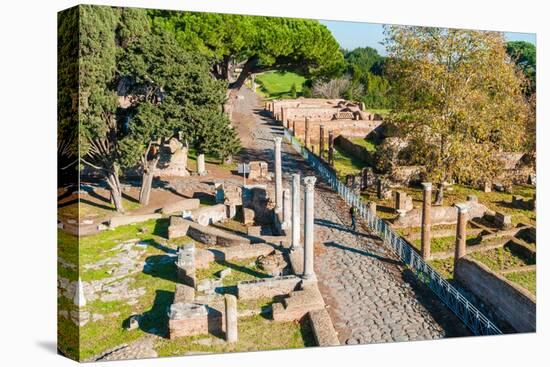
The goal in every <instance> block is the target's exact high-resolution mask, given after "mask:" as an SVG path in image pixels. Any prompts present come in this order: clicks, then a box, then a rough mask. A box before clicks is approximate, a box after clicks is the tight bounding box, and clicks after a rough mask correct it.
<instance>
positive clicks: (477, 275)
mask: <svg viewBox="0 0 550 367" xmlns="http://www.w3.org/2000/svg"><path fill="white" fill-rule="evenodd" d="M454 274H455V275H454V276H455V279H456V280H458V281H459V282H460V283H462V284H463V285H464V286H465V287H466V288H468V289H469V290H470V291H471V292H472V293H474V294H475V295H476V296H477V297H479V298H480V299H481V300H483V301H484V302H486V303H487V304H488V305H490V306H492V308H493V309H494V311H495V313H496V314H497V315H498V316H499V317H501V318H502V319H503V320H505V321H506V322H507V323H509V324H510V325H511V326H512V327H513V328H514V329H516V330H517V331H518V332H535V331H536V327H537V324H536V316H537V304H536V299H535V297H534V296H533V295H532V294H531V293H529V292H528V291H527V290H525V289H523V288H521V287H519V286H517V285H515V284H514V283H512V282H510V281H509V280H508V279H506V278H505V277H503V276H501V275H500V274H496V273H494V272H493V271H491V270H490V269H489V268H488V267H487V266H485V265H483V264H481V263H479V262H477V261H475V260H473V259H469V258H462V259H460V260H459V261H458V263H457V265H456V268H455V273H454Z"/></svg>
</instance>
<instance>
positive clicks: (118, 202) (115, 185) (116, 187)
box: [107, 169, 124, 213]
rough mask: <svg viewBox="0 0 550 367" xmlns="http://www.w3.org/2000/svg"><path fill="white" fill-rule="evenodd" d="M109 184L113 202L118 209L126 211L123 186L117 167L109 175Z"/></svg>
mask: <svg viewBox="0 0 550 367" xmlns="http://www.w3.org/2000/svg"><path fill="white" fill-rule="evenodd" d="M107 185H108V186H109V190H110V192H111V202H112V203H113V204H114V206H115V209H116V211H117V212H119V213H124V206H123V205H122V187H121V185H120V181H119V179H118V175H117V173H116V170H115V169H113V172H111V173H110V174H109V176H108V177H107Z"/></svg>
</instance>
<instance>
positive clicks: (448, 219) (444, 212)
mask: <svg viewBox="0 0 550 367" xmlns="http://www.w3.org/2000/svg"><path fill="white" fill-rule="evenodd" d="M468 204H469V209H468V220H471V219H473V218H481V217H483V215H484V214H485V212H486V211H487V207H486V206H485V205H483V204H479V203H475V202H469V203H468ZM430 216H431V219H432V225H433V226H436V225H440V224H456V221H457V218H458V212H457V209H456V208H455V207H454V206H434V207H432V210H431V215H430ZM421 220H422V209H421V208H417V209H413V210H411V211H409V212H408V213H406V214H405V215H403V216H402V217H399V218H397V219H396V220H394V222H393V223H392V225H393V226H394V227H396V228H404V227H420V225H421Z"/></svg>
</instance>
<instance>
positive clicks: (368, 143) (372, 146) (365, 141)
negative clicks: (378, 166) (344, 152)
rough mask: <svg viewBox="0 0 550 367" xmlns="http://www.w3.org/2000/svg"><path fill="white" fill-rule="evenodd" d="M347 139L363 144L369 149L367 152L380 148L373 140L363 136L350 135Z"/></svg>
mask: <svg viewBox="0 0 550 367" xmlns="http://www.w3.org/2000/svg"><path fill="white" fill-rule="evenodd" d="M347 139H348V140H350V141H351V142H352V143H354V144H357V145H360V146H362V147H363V148H365V149H366V150H367V152H376V151H377V150H378V144H376V143H375V142H374V141H372V140H369V139H365V138H361V137H350V138H347Z"/></svg>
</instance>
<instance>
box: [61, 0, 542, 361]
mask: <svg viewBox="0 0 550 367" xmlns="http://www.w3.org/2000/svg"><path fill="white" fill-rule="evenodd" d="M207 16H210V17H207ZM197 21H200V22H203V23H201V24H205V29H194V28H193V27H188V26H187V25H188V24H195V23H194V22H197ZM209 22H210V23H209ZM58 23H59V45H60V48H59V54H58V64H59V73H60V82H59V92H58V100H59V120H58V125H59V127H58V129H59V133H58V136H59V141H58V148H59V149H58V159H59V163H58V166H59V169H58V182H59V185H58V191H57V200H58V218H57V227H58V230H57V233H58V263H57V267H58V287H57V288H58V297H57V300H58V352H59V353H60V354H62V355H64V356H66V357H68V358H71V359H75V360H78V361H86V362H91V361H109V360H122V359H138V358H153V357H165V356H166V357H167V356H185V355H193V354H208V353H226V352H247V351H262V350H275V349H291V348H304V347H332V346H344V345H355V344H372V343H389V342H408V341H419V340H437V339H442V338H455V337H464V336H470V337H475V336H482V335H485V336H487V335H500V334H515V333H531V332H535V331H536V247H537V246H536V152H535V144H534V141H535V120H534V114H533V111H534V110H533V109H534V106H535V104H534V103H535V102H534V101H535V96H536V91H535V90H534V86H532V85H531V84H529V75H528V74H526V75H527V76H525V75H523V74H522V73H523V71H522V70H523V69H521V68H520V66H518V65H516V64H515V63H514V62H513V60H514V58H513V57H511V56H509V53H510V52H512V51H509V50H510V49H513V47H512V46H513V45H512V46H510V43H511V42H507V38H506V37H507V34H505V33H499V32H477V31H461V30H450V31H449V30H447V31H441V29H439V28H434V29H431V30H430V32H431V33H430V34H432V35H433V34H435V35H436V36H437V37H439V39H440V40H442V42H439V43H437V47H442V49H441V50H438V53H439V54H445V53H449V54H455V53H457V52H460V53H461V55H462V56H461V58H459V59H458V60H456V61H454V62H456V63H460V62H462V61H461V60H468V61H467V62H464V64H460V65H459V66H457V67H456V68H455V67H449V68H448V69H449V70H450V71H448V73H449V74H452V75H441V73H440V72H439V70H441V69H440V66H441V65H440V63H443V62H444V61H437V60H436V61H434V58H432V57H430V55H425V54H424V53H426V52H428V51H426V50H427V49H432V48H433V47H436V46H433V45H430V46H431V47H432V48H430V47H418V48H417V49H414V47H413V46H411V44H413V45H416V44H422V43H428V42H430V37H425V34H424V33H423V32H428V30H427V28H422V27H407V26H385V27H386V29H387V33H388V36H387V37H388V39H387V40H386V42H387V44H388V46H387V47H386V51H384V53H383V54H382V55H380V54H379V53H378V52H377V51H376V50H375V49H374V48H370V47H366V48H364V47H359V48H357V49H354V50H344V49H343V48H342V47H340V45H339V43H338V39H336V38H335V37H334V36H333V34H332V33H331V30H330V29H331V27H330V24H331V23H330V22H324V21H323V22H319V21H316V20H305V19H292V18H288V19H287V18H270V17H260V16H246V15H228V14H213V13H212V14H208V13H193V12H181V11H159V10H143V9H136V8H114V7H104V6H85V5H80V6H77V7H74V8H70V9H68V10H65V11H63V12H61V13H59V21H58ZM228 24H230V25H231V26H228ZM224 25H225V26H224ZM233 27H234V29H233ZM229 28H232V29H229ZM79 29H80V31H81V36H80V39H74V37H72V32H75V31H78V30H79ZM94 29H97V30H101V31H97V32H95V31H93V30H94ZM206 29H209V30H210V31H213V32H214V33H216V32H217V33H220V34H221V33H223V32H226V33H227V34H225V35H224V37H225V38H224V39H227V40H228V41H227V42H230V41H229V40H231V42H234V44H233V43H232V44H231V47H222V46H221V45H218V44H216V43H215V42H213V41H212V40H211V39H210V38H208V32H207V31H206ZM193 32H195V33H193ZM460 32H463V33H460ZM187 33H193V34H187ZM266 34H269V35H270V36H266ZM246 35H254V37H253V36H250V37H249V38H247V36H246ZM232 37H235V38H236V37H241V38H239V39H238V40H233V39H232ZM261 37H266V39H261V41H258V40H257V39H258V38H261ZM415 37H416V38H415ZM283 39H284V40H285V42H286V43H285V46H281V45H282V43H281V40H283ZM466 39H470V41H472V42H473V41H475V42H477V44H479V45H480V46H479V47H480V48H484V49H486V50H490V51H491V52H478V50H477V49H475V50H472V49H470V48H468V47H467V45H465V46H464V47H463V48H459V47H460V42H463V41H464V42H466V41H465V40H466ZM182 40H193V42H194V44H193V47H190V46H189V45H188V44H186V43H185V42H182ZM405 40H408V41H407V42H406V41H405ZM412 40H414V41H415V42H413V41H412ZM443 41H444V42H443ZM79 43H81V44H82V45H85V46H82V45H80V46H79ZM240 43H244V44H245V45H244V46H241V47H242V49H238V47H239V45H240ZM271 43H274V44H271ZM512 43H513V42H512ZM99 44H101V47H99V46H98V45H99ZM449 44H452V45H453V46H452V47H455V49H447V48H445V47H446V46H445V45H449ZM94 45H95V47H99V48H98V49H97V50H95V49H93V47H94ZM507 45H508V47H507ZM73 46H74V47H73ZM79 47H80V48H81V50H80V51H79V52H75V51H74V50H75V49H78V48H79ZM285 47H286V49H283V48H285ZM410 47H413V49H410ZM448 47H451V46H448ZM507 52H508V53H507ZM115 55H116V56H115ZM409 56H410V58H411V59H410V60H409V59H407V57H409ZM487 58H491V59H490V60H487ZM418 60H431V61H429V62H423V63H422V65H420V66H419V65H417V64H418V63H420V61H418ZM445 62H446V61H445ZM488 64H489V65H491V67H490V68H487V67H485V65H488ZM522 67H523V66H522ZM75 68H80V70H81V72H80V73H76V72H75ZM83 70H84V71H87V72H83ZM426 70H429V71H430V72H426ZM426 73H427V74H428V75H426ZM73 74H78V75H73ZM422 78H426V80H424V79H422ZM438 78H440V79H441V80H439V79H438ZM451 79H452V80H453V84H452V86H453V88H454V89H452V88H451V90H450V91H449V92H448V93H449V95H445V96H442V95H441V94H440V93H439V92H438V90H440V89H438V88H439V87H438V86H434V85H436V84H437V83H440V85H447V84H445V83H448V80H451ZM466 79H467V80H468V82H464V83H463V82H462V80H466ZM485 80H490V81H491V83H492V85H496V86H498V88H495V89H491V90H487V88H488V87H487V84H489V83H485V82H484V81H485ZM428 81H429V82H428ZM529 88H531V89H529ZM495 90H496V91H495ZM469 96H472V97H469ZM473 96H475V99H474V97H473ZM469 98H471V100H470V99H469ZM458 100H460V102H458ZM481 105H483V108H481V107H480V106H481ZM441 111H449V112H448V113H443V112H441Z"/></svg>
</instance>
